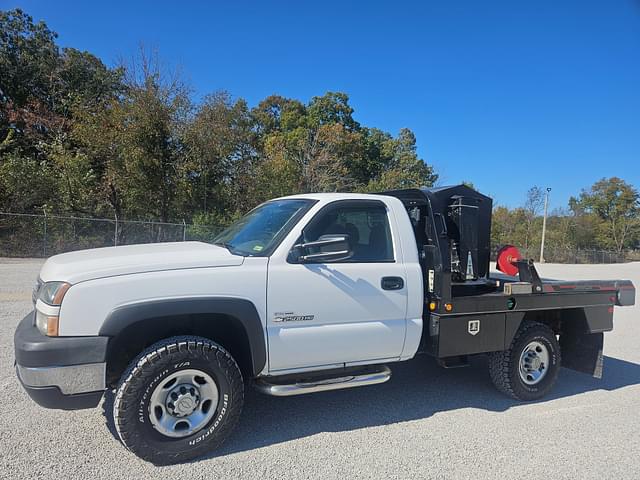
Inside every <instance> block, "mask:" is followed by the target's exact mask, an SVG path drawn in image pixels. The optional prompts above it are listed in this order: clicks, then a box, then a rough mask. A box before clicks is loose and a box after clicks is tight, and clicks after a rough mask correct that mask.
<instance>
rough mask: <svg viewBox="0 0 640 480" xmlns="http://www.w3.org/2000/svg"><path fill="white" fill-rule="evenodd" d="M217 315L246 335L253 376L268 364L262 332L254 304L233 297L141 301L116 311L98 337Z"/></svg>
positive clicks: (105, 323) (106, 320)
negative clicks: (166, 320) (150, 323)
mask: <svg viewBox="0 0 640 480" xmlns="http://www.w3.org/2000/svg"><path fill="white" fill-rule="evenodd" d="M200 314H219V315H226V316H228V317H232V318H233V319H235V320H236V321H238V322H239V323H240V324H241V325H242V327H243V328H244V331H245V332H246V334H247V339H248V340H249V348H250V355H251V363H252V369H253V374H254V375H258V374H259V373H260V372H261V371H262V370H263V369H264V367H265V365H266V363H267V349H266V340H265V332H264V328H263V326H262V322H261V321H260V315H259V314H258V310H257V309H256V307H255V305H254V304H253V302H251V301H249V300H246V299H243V298H234V297H184V298H172V299H163V300H150V301H142V302H139V303H132V304H127V305H122V306H119V307H116V308H115V309H113V310H112V311H111V313H109V315H108V316H107V318H106V319H105V321H104V323H103V324H102V327H101V328H100V335H101V336H107V337H112V338H113V337H116V336H118V334H119V333H120V332H122V331H123V330H124V329H125V328H127V327H129V326H131V325H133V324H135V323H137V322H142V321H145V320H148V319H150V318H161V317H172V316H183V315H200Z"/></svg>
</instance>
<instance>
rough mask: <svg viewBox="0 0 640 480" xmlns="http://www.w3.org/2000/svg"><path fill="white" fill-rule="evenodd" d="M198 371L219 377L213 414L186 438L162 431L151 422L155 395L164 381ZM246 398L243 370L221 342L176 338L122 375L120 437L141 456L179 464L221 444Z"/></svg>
mask: <svg viewBox="0 0 640 480" xmlns="http://www.w3.org/2000/svg"><path fill="white" fill-rule="evenodd" d="M194 369H195V370H200V371H202V372H205V373H206V374H207V375H208V376H209V377H210V378H212V379H213V380H214V381H215V384H216V387H217V389H218V393H219V395H218V402H217V405H216V406H214V407H212V408H215V409H216V410H215V413H214V414H213V415H212V416H211V418H210V420H208V422H207V423H206V424H205V425H204V426H202V428H200V429H198V430H197V431H194V432H193V433H192V434H189V435H187V436H184V437H180V438H175V437H169V436H166V435H163V434H162V433H160V432H159V431H158V430H156V429H155V428H154V426H153V424H152V422H151V418H150V414H152V413H151V412H150V409H149V405H150V400H151V394H152V392H154V390H155V389H156V387H158V385H160V384H161V383H162V381H163V380H164V379H166V378H167V377H169V376H171V375H173V374H175V373H176V372H179V371H182V370H194ZM243 401H244V385H243V381H242V375H241V373H240V369H239V368H238V365H237V364H236V362H235V360H234V359H233V357H231V355H230V354H229V353H228V352H227V351H226V350H225V349H224V348H222V347H221V346H220V345H218V344H217V343H215V342H213V341H211V340H208V339H206V338H202V337H173V338H169V339H167V340H163V341H161V342H159V343H156V344H155V345H152V346H151V347H149V348H148V349H147V350H145V351H144V352H142V353H141V354H140V355H139V356H138V358H136V359H135V360H134V361H133V362H132V363H131V365H130V367H129V369H128V370H127V371H126V372H125V373H124V374H123V375H122V378H121V380H120V384H119V385H118V388H117V390H116V396H115V400H114V404H113V417H114V423H115V426H116V430H117V432H118V435H119V436H120V440H121V441H122V443H124V445H125V446H126V447H127V448H128V449H129V450H131V451H132V452H133V453H135V454H136V455H137V456H139V457H140V458H142V459H143V460H147V461H149V462H152V463H154V464H159V465H162V464H172V463H179V462H183V461H186V460H190V459H192V458H195V457H198V456H200V455H203V454H204V453H206V452H209V451H212V450H214V449H216V448H217V447H219V446H220V445H221V444H222V443H223V442H224V440H225V439H226V438H227V437H228V436H229V434H230V433H231V431H232V430H233V429H234V427H235V426H236V424H237V422H238V419H239V417H240V412H241V411H242V405H243Z"/></svg>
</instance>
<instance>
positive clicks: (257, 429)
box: [103, 356, 640, 462]
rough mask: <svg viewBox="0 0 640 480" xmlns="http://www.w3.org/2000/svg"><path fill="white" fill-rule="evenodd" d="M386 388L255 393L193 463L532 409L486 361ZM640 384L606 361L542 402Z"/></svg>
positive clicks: (429, 365) (412, 369)
mask: <svg viewBox="0 0 640 480" xmlns="http://www.w3.org/2000/svg"><path fill="white" fill-rule="evenodd" d="M391 368H392V370H393V375H392V377H391V380H389V381H388V382H387V383H385V384H382V385H374V386H369V387H359V388H353V389H347V390H337V391H334V392H324V393H315V394H310V395H301V396H295V397H270V396H267V395H263V394H260V393H258V392H256V391H255V390H253V389H251V388H249V389H247V391H246V397H245V405H244V410H243V412H242V416H241V420H240V424H239V425H238V428H237V429H236V431H235V432H234V433H233V434H232V436H231V437H230V438H229V440H227V442H226V443H225V444H224V445H223V446H222V447H221V448H220V449H219V450H217V451H215V452H211V454H210V455H206V456H204V457H201V458H199V459H197V460H194V462H198V461H201V460H205V459H207V458H215V457H219V456H224V455H227V454H230V453H236V452H243V451H247V450H252V449H255V448H260V447H264V446H268V445H273V444H277V443H282V442H286V441H289V440H294V439H297V438H303V437H307V436H310V435H315V434H317V433H321V432H340V431H348V430H356V429H361V428H367V427H376V426H383V425H389V424H393V423H398V422H407V421H411V420H417V419H422V418H428V417H430V416H432V415H433V414H434V413H437V412H446V411H449V410H456V409H460V408H479V409H483V410H488V411H492V412H502V411H505V410H507V409H509V408H511V407H513V406H517V405H526V404H525V403H522V402H518V401H516V400H512V399H510V398H507V397H505V396H503V395H502V394H501V393H499V392H498V391H497V390H495V388H494V387H493V384H492V383H491V380H490V379H489V373H488V367H487V362H486V358H477V359H474V361H473V363H472V365H471V366H470V367H467V368H460V369H450V370H445V369H443V368H440V367H439V366H437V365H436V363H435V361H434V360H433V359H432V358H430V357H426V356H419V357H417V358H416V359H414V360H411V361H409V362H403V363H398V364H395V365H394V364H392V365H391ZM637 384H640V365H637V364H635V363H631V362H626V361H624V360H619V359H616V358H611V357H605V359H604V378H603V379H602V380H598V379H595V378H592V377H590V376H588V375H584V374H580V373H577V372H574V371H571V370H567V369H562V370H561V372H560V377H559V379H558V383H557V384H556V387H555V388H554V390H553V392H552V393H551V394H550V395H549V396H548V397H546V398H545V399H543V400H540V402H539V403H543V402H546V401H549V400H554V399H557V398H563V397H569V396H573V395H577V394H580V393H584V392H590V391H595V390H616V389H619V388H623V387H626V386H630V385H637ZM112 408H113V394H112V393H111V392H108V393H107V395H106V397H105V401H104V402H103V410H104V414H105V416H106V423H107V427H108V428H109V430H110V431H111V433H112V434H113V435H114V437H115V438H118V435H117V433H116V431H115V427H114V424H113V418H112V416H111V410H112Z"/></svg>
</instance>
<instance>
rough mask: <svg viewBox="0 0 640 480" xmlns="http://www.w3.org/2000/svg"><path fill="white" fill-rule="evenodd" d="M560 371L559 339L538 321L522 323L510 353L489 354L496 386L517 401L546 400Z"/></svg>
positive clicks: (507, 351)
mask: <svg viewBox="0 0 640 480" xmlns="http://www.w3.org/2000/svg"><path fill="white" fill-rule="evenodd" d="M545 353H546V355H545ZM559 371H560V346H559V345H558V340H557V339H556V336H555V334H554V333H553V331H552V330H551V329H550V328H549V327H547V326H546V325H544V324H542V323H538V322H526V323H524V324H522V326H521V327H520V329H519V330H518V332H517V333H516V335H515V337H514V339H513V341H512V342H511V346H510V347H509V349H508V350H505V351H503V352H495V353H491V354H489V374H490V375H491V380H492V381H493V384H494V385H495V386H496V388H497V389H498V390H500V391H501V392H502V393H504V394H506V395H508V396H509V397H512V398H515V399H517V400H523V401H533V400H538V399H540V398H542V397H544V396H545V395H546V394H547V393H549V391H550V390H551V389H552V388H553V386H554V384H555V383H556V380H557V378H558V373H559Z"/></svg>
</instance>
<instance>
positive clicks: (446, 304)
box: [444, 303, 453, 312]
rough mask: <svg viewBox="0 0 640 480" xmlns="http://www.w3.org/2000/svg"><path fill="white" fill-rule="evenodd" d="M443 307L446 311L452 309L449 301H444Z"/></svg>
mask: <svg viewBox="0 0 640 480" xmlns="http://www.w3.org/2000/svg"><path fill="white" fill-rule="evenodd" d="M444 309H445V310H446V311H447V312H450V311H451V310H453V305H451V304H450V303H445V304H444Z"/></svg>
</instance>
